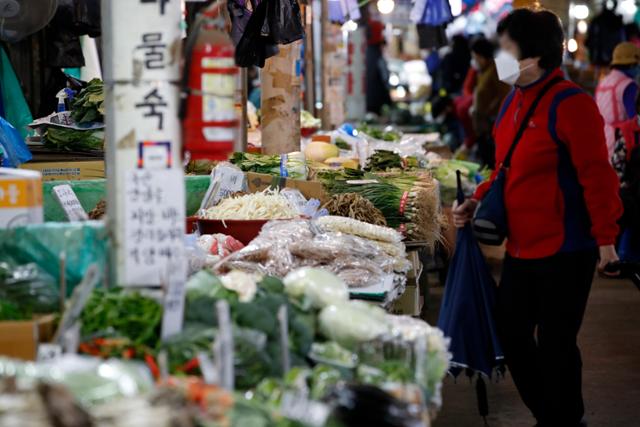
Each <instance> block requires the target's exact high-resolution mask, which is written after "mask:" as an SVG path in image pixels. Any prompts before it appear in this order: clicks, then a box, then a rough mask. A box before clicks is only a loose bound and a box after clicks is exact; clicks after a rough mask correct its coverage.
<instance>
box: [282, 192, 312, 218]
mask: <svg viewBox="0 0 640 427" xmlns="http://www.w3.org/2000/svg"><path fill="white" fill-rule="evenodd" d="M280 194H281V195H282V196H283V197H284V198H285V199H287V201H288V202H289V204H290V205H291V206H293V208H294V209H295V210H297V211H298V213H300V214H304V213H305V208H306V207H307V203H308V201H307V199H306V198H305V197H304V196H303V195H302V193H301V192H300V190H296V189H295V188H283V189H282V190H281V191H280ZM310 216H312V215H310Z"/></svg>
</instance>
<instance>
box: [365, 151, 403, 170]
mask: <svg viewBox="0 0 640 427" xmlns="http://www.w3.org/2000/svg"><path fill="white" fill-rule="evenodd" d="M401 168H402V158H401V157H400V156H399V155H398V154H396V153H394V152H393V151H387V150H376V151H375V152H374V153H373V155H372V156H371V157H369V160H368V162H367V166H366V167H365V168H364V170H365V171H367V172H372V171H382V172H385V171H387V170H389V169H401Z"/></svg>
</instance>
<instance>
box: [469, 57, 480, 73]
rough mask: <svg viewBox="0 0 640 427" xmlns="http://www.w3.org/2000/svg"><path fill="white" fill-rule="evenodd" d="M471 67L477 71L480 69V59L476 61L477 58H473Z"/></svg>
mask: <svg viewBox="0 0 640 427" xmlns="http://www.w3.org/2000/svg"><path fill="white" fill-rule="evenodd" d="M471 68H473V69H474V70H476V71H478V70H480V65H478V61H476V60H475V59H471Z"/></svg>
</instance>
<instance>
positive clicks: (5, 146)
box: [0, 117, 32, 168]
mask: <svg viewBox="0 0 640 427" xmlns="http://www.w3.org/2000/svg"><path fill="white" fill-rule="evenodd" d="M31 158H32V156H31V151H29V148H28V147H27V144H25V142H24V140H23V139H22V137H21V136H20V134H19V133H18V131H17V130H16V128H14V127H13V126H11V123H9V122H8V121H6V120H5V119H3V118H2V117H0V166H2V167H10V168H17V167H18V166H20V165H21V164H22V163H25V162H28V161H29V160H31Z"/></svg>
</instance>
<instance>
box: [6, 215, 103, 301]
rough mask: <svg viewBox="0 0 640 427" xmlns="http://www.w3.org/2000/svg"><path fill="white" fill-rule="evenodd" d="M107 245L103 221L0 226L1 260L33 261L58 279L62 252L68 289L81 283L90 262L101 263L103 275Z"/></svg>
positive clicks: (20, 262) (26, 262) (69, 290)
mask: <svg viewBox="0 0 640 427" xmlns="http://www.w3.org/2000/svg"><path fill="white" fill-rule="evenodd" d="M108 247H109V246H108V233H107V229H106V226H105V224H104V223H102V222H93V221H90V222H84V223H80V222H75V223H44V224H35V225H29V226H26V227H18V228H13V229H6V230H0V262H2V261H5V262H14V263H16V264H20V265H22V264H29V263H35V264H37V265H38V266H39V267H40V268H42V269H43V270H44V271H46V272H47V273H48V274H50V275H51V276H53V277H54V278H55V279H56V280H57V279H58V278H59V277H60V265H61V264H60V254H62V253H64V254H65V259H66V261H65V273H66V279H67V293H70V292H71V291H72V290H73V288H74V287H75V286H76V285H77V284H78V283H80V281H81V280H82V278H83V276H84V274H85V272H86V271H87V268H88V267H89V265H91V264H93V263H96V264H98V265H99V266H100V269H101V274H103V275H104V273H105V271H106V270H105V269H106V266H107V264H108V262H107V261H108V259H107V256H108ZM103 277H104V276H103Z"/></svg>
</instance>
